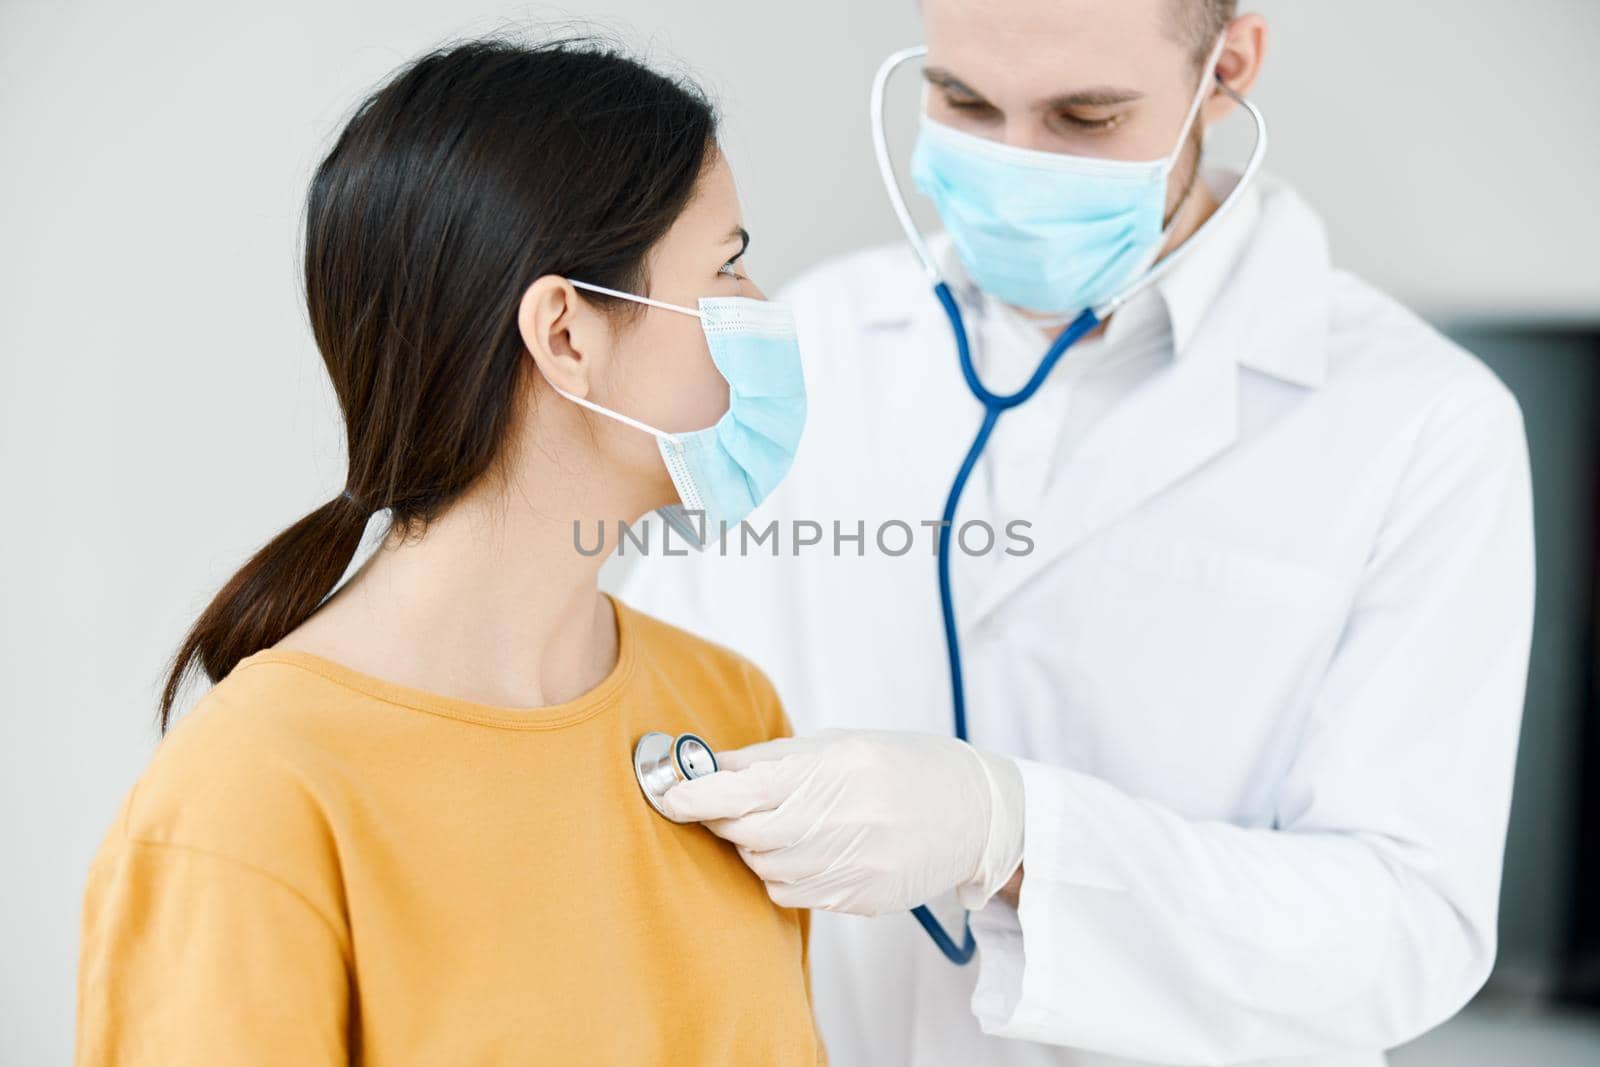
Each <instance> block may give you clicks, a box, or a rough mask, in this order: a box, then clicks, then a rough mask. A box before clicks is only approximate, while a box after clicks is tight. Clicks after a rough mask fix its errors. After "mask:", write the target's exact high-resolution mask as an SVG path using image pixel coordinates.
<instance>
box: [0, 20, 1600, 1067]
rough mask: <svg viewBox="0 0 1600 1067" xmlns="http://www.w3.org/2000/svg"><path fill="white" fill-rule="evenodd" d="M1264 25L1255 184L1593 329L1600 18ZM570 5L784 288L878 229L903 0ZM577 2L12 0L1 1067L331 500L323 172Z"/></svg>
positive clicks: (31, 1033)
mask: <svg viewBox="0 0 1600 1067" xmlns="http://www.w3.org/2000/svg"><path fill="white" fill-rule="evenodd" d="M1259 6H1260V7H1261V8H1263V9H1265V10H1266V11H1267V12H1268V13H1269V17H1271V18H1272V19H1273V21H1274V23H1275V24H1276V25H1277V26H1278V27H1279V33H1278V35H1277V37H1276V41H1275V45H1274V48H1273V54H1272V57H1271V66H1270V72H1269V74H1268V75H1267V76H1266V78H1265V81H1264V84H1263V85H1262V87H1261V91H1260V93H1259V99H1260V100H1261V101H1262V102H1263V104H1264V105H1265V106H1266V108H1267V110H1268V113H1269V117H1270V118H1271V119H1272V120H1273V136H1274V147H1273V151H1272V159H1271V165H1272V166H1273V167H1274V168H1275V169H1277V170H1279V171H1280V172H1282V173H1285V174H1287V175H1289V176H1291V177H1292V178H1294V179H1296V180H1298V181H1299V182H1300V183H1301V185H1302V186H1303V187H1304V188H1305V190H1306V191H1307V192H1308V194H1309V195H1310V196H1311V197H1312V198H1313V200H1315V201H1316V202H1318V203H1320V204H1321V205H1322V207H1323V208H1325V210H1326V211H1327V213H1328V216H1329V219H1330V223H1331V226H1332V229H1333V233H1334V244H1335V249H1336V252H1337V253H1338V255H1339V257H1340V258H1341V259H1342V260H1343V261H1344V262H1345V263H1347V264H1349V265H1351V266H1354V267H1356V268H1357V269H1360V270H1362V271H1364V272H1366V273H1368V274H1370V275H1371V276H1373V277H1374V278H1376V279H1378V280H1380V281H1382V282H1384V283H1385V284H1387V285H1389V286H1391V287H1392V288H1393V289H1395V290H1396V291H1397V292H1398V293H1400V294H1401V295H1402V296H1403V297H1405V298H1407V299H1410V300H1413V301H1415V302H1417V303H1419V304H1420V305H1422V306H1423V307H1424V308H1425V309H1427V310H1430V311H1433V312H1436V313H1440V314H1460V313H1488V312H1493V313H1497V314H1509V315H1515V316H1539V315H1555V316H1561V317H1573V318H1577V317H1582V318H1586V319H1597V318H1600V271H1597V270H1595V269H1594V268H1593V266H1592V264H1591V262H1590V261H1589V259H1588V253H1589V251H1590V250H1591V249H1593V248H1595V247H1597V246H1600V212H1597V211H1596V210H1595V207H1594V200H1593V196H1592V190H1593V189H1594V188H1595V187H1596V186H1597V184H1600V182H1597V178H1600V139H1597V137H1596V134H1597V132H1600V114H1597V108H1600V67H1597V66H1596V65H1595V63H1594V62H1593V55H1592V53H1593V46H1594V44H1595V43H1596V42H1597V41H1600V4H1596V3H1593V2H1591V0H1537V2H1534V0H1524V2H1522V3H1517V4H1512V3H1508V2H1506V0H1493V2H1491V0H1471V2H1465V0H1455V2H1451V0H1428V2H1421V0H1409V2H1407V3H1404V4H1395V3H1392V2H1388V3H1385V2H1380V0H1340V2H1339V3H1320V4H1311V3H1306V2H1305V0H1278V2H1271V3H1264V4H1261V5H1259ZM566 13H567V14H573V13H577V14H580V15H582V16H585V17H599V18H601V19H603V20H604V21H605V23H606V24H608V25H610V26H612V27H614V28H618V29H622V30H625V31H626V32H627V35H628V36H629V37H630V38H631V39H633V40H635V41H639V42H644V43H645V44H647V45H648V48H649V51H650V52H651V53H653V54H655V55H657V56H660V57H668V56H676V57H678V58H679V59H681V60H682V61H683V62H684V63H685V64H686V65H687V66H688V67H690V68H692V69H693V70H696V71H698V72H700V73H701V74H703V75H704V78H705V80H706V81H708V82H709V84H710V87H711V88H712V90H713V92H714V93H715V95H716V96H717V97H718V99H719V100H720V102H721V104H722V107H723V109H724V111H725V113H726V120H727V127H726V130H727V135H726V139H725V140H726V144H727V146H728V148H729V151H730V155H731V156H732V158H733V161H734V165H735V169H736V171H737V173H738V175H739V178H740V182H741V185H742V187H743V191H744V195H745V200H746V207H747V213H748V220H749V222H750V228H751V229H752V231H753V232H754V234H755V245H754V251H753V254H752V264H753V266H754V268H755V270H756V271H757V274H758V277H759V278H760V279H761V280H762V281H763V282H764V283H765V284H767V285H768V287H769V288H771V287H773V286H774V285H775V284H776V283H778V282H780V281H781V280H783V279H784V278H786V277H788V276H790V275H792V274H793V273H794V272H795V271H796V270H797V269H798V268H800V267H801V266H803V265H804V264H806V263H807V262H810V261H812V260H814V259H816V258H818V257H820V256H822V255H825V254H828V253H831V252H836V251H840V250H843V249H847V248H850V247H853V246H856V245H860V244H865V243H869V242H876V241H882V240H889V239H891V238H893V237H895V236H896V235H897V230H896V228H895V226H894V223H893V221H892V219H891V217H890V215H889V213H888V211H887V210H886V208H885V206H884V203H883V200H882V194H881V192H880V191H879V189H878V187H877V184H876V182H877V179H876V174H875V171H874V169H873V166H872V162H871V153H870V149H869V146H868V141H867V136H866V125H865V103H864V94H865V90H866V86H867V83H868V80H869V78H870V76H871V73H872V71H873V69H874V68H875V66H876V64H877V61H878V59H879V58H880V57H881V56H882V54H883V53H885V52H886V51H888V50H889V49H891V48H893V47H897V46H899V45H901V44H904V43H908V42H910V41H912V40H915V39H916V37H917V26H916V21H915V15H914V5H913V3H912V2H911V0H876V2H873V3H861V2H852V0H812V2H810V3H804V4H799V3H767V4H760V5H751V4H717V5H710V4H704V3H695V2H692V0H610V2H606V3H591V4H584V5H581V6H580V5H577V4H573V5H570V6H569V7H568V8H566ZM561 14H562V12H561V11H560V10H559V9H554V8H550V7H544V6H529V5H521V6H518V5H497V4H489V3H483V2H461V0H454V2H447V0H388V2H384V3H377V2H370V0H368V2H360V3H356V2H342V3H330V2H328V0H318V2H310V0H278V2H277V3H274V4H271V5H236V4H219V3H206V2H202V0H168V2H159V3H158V2H146V3H140V4H130V3H126V2H121V3H113V2H90V0H0V159H3V164H0V234H3V235H4V238H3V244H0V477H3V482H0V484H3V486H4V489H5V493H6V496H5V499H6V500H7V501H8V504H9V507H8V509H7V511H8V514H7V515H6V519H7V521H6V522H5V523H4V527H3V532H0V568H3V569H0V626H3V630H0V812H3V813H4V814H3V815H0V857H4V859H3V860H0V865H3V869H4V871H5V876H4V877H3V878H0V917H3V918H0V923H3V928H0V945H3V946H4V949H5V951H4V953H3V957H4V962H3V964H0V966H3V971H0V1064H6V1065H10V1064H45V1063H62V1062H66V1061H67V1059H68V1057H69V1050H70V1047H71V1024H72V1013H73V996H74V993H73V981H74V972H75V958H74V953H75V941H76V928H77V921H78V908H79V902H80V897H81V892H82V879H83V873H84V869H85V866H86V864H87V863H88V860H89V858H90V856H91V855H92V853H93V850H94V848H95V846H96V844H97V843H98V841H99V839H100V837H101V835H102V834H103V832H104V830H105V828H106V826H107V824H108V822H109V820H110V818H111V815H112V813H113V811H114V810H115V808H116V805H117V803H118V801H119V800H120V798H121V796H122V795H123V793H124V792H125V791H126V789H127V787H128V786H129V784H130V783H131V782H132V781H133V779H134V777H135V776H136V775H137V774H138V772H139V770H140V768H141V767H142V766H143V764H144V762H145V761H146V759H147V758H148V756H149V753H150V750H151V747H152V745H153V743H154V740H155V735H154V731H153V720H152V714H153V709H154V704H155V698H156V695H157V686H158V682H159V679H160V674H161V668H162V666H163V663H164V661H165V658H166V657H167V656H168V655H169V654H170V653H171V652H172V650H173V648H174V647H175V645H176V643H177V641H178V639H179V638H180V636H181V634H182V632H183V630H184V628H185V627H186V626H187V625H188V623H189V622H190V621H191V620H192V619H193V617H194V615H195V613H196V612H197V611H198V610H199V609H200V608H201V607H202V606H203V605H204V603H205V602H206V600H207V599H208V598H209V596H210V594H211V593H212V592H213V591H214V589H215V588H216V587H217V586H218V585H219V584H220V583H221V582H222V581H223V580H224V579H225V578H226V577H227V575H228V574H230V573H231V572H232V570H233V568H234V567H236V566H237V565H238V564H239V563H240V562H241V561H242V560H243V558H244V557H245V556H246V555H247V554H248V553H249V552H250V551H252V550H253V549H254V548H255V547H256V546H257V545H258V544H259V543H260V542H261V541H263V540H264V539H266V538H267V537H268V536H269V535H270V534H272V533H274V532H276V531H277V530H279V529H281V528H282V527H283V526H285V525H287V524H288V523H289V522H290V521H292V520H293V519H294V518H295V517H297V516H299V515H301V514H303V513H304V512H305V511H307V510H309V509H310V508H311V507H313V506H315V505H316V504H318V503H320V502H321V501H323V500H325V499H327V498H328V497H329V496H330V495H331V494H332V493H333V492H334V491H336V488H337V487H338V486H339V485H340V484H341V483H342V480H343V468H342V455H341V446H340V441H341V437H340V434H339V431H338V426H337V423H336V421H335V420H336V415H335V412H334V408H333V406H332V403H331V398H330V396H329V392H328V390H327V388H326V386H325V384H324V381H323V372H322V369H321V366H320V363H319V361H318V359H317V357H316V353H315V351H314V349H313V347H312V344H311V341H310V337H309V333H308V330H307V328H306V326H305V321H304V310H303V307H302V305H301V303H300V295H299V286H300V281H299V273H298V272H299V266H298V262H297V258H296V248H297V241H298V236H299V235H298V232H297V227H298V219H299V210H300V206H301V198H302V197H303V195H304V190H305V186H306V182H307V180H308V178H309V175H310V171H311V168H312V167H313V166H314V164H315V162H316V159H317V157H318V154H319V152H320V151H321V150H322V149H323V148H324V147H325V146H326V143H327V141H328V139H329V138H330V137H331V136H332V135H333V133H334V132H335V131H336V129H337V126H338V123H339V121H340V120H341V118H342V117H343V116H344V114H345V113H346V111H347V110H348V108H349V107H350V106H351V105H352V104H353V103H354V102H355V100H356V99H357V97H358V95H359V94H360V93H361V92H362V91H363V89H365V88H366V87H368V86H370V85H371V84H372V83H373V82H375V81H376V80H377V79H379V78H380V77H382V76H383V75H384V74H386V73H387V72H388V71H390V70H391V69H392V68H393V67H395V66H396V65H398V64H399V63H401V62H402V61H404V60H405V59H407V58H409V57H410V56H412V55H413V54H415V53H416V52H417V51H419V50H421V49H423V48H425V47H427V46H429V45H431V44H433V43H435V42H437V41H438V40H440V39H441V38H443V37H445V36H447V35H452V34H470V33H473V32H479V31H483V30H488V29H492V28H495V27H497V26H501V25H504V24H505V23H507V22H508V21H511V22H516V21H520V20H525V19H528V18H533V19H547V18H550V17H553V16H559V15H561ZM902 95H903V97H904V98H905V99H907V100H909V99H910V97H909V94H902ZM907 129H909V115H908V117H907Z"/></svg>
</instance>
